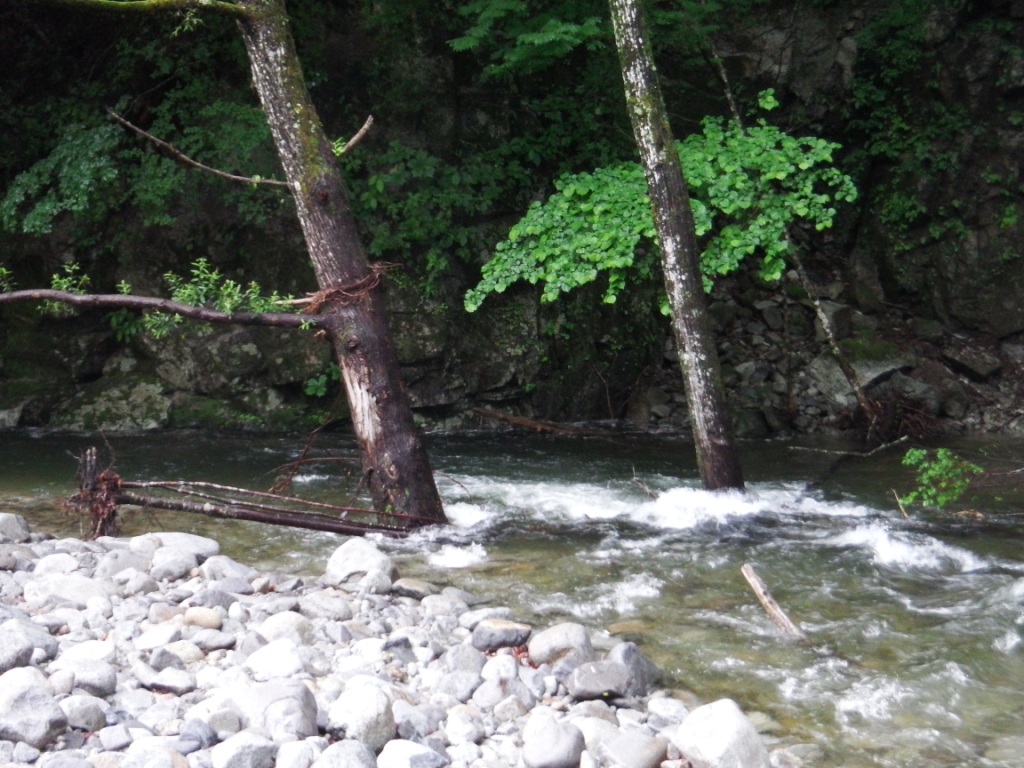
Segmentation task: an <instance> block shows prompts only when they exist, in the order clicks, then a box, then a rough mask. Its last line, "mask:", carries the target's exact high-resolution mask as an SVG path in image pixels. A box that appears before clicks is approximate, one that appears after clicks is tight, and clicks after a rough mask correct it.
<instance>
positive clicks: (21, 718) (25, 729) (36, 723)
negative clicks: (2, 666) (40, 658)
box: [0, 667, 68, 749]
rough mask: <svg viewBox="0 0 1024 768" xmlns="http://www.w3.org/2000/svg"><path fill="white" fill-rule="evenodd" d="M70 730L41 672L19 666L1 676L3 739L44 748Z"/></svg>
mask: <svg viewBox="0 0 1024 768" xmlns="http://www.w3.org/2000/svg"><path fill="white" fill-rule="evenodd" d="M67 727H68V718H67V715H65V714H64V711H63V710H62V709H61V708H60V706H59V705H58V704H57V702H56V700H55V699H54V698H53V695H52V694H51V693H50V687H49V685H48V684H47V682H46V677H45V676H44V675H43V673H42V672H40V671H39V670H38V669H35V668H34V667H18V668H16V669H11V670H8V671H7V672H4V673H3V674H2V675H0V739H6V740H7V741H13V742H19V741H23V742H25V743H26V744H29V745H31V746H33V747H35V748H37V749H42V748H43V747H46V746H47V745H49V744H51V743H52V742H54V741H55V740H56V739H57V737H58V736H60V735H61V734H63V733H64V731H66V730H67Z"/></svg>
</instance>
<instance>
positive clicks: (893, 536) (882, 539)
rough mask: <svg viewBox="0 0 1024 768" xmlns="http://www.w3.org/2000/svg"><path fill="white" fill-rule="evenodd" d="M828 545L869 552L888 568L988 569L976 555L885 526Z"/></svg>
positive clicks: (858, 531) (853, 533) (874, 526)
mask: <svg viewBox="0 0 1024 768" xmlns="http://www.w3.org/2000/svg"><path fill="white" fill-rule="evenodd" d="M825 543H826V544H832V545H834V546H837V547H855V548H858V549H863V550H866V551H868V552H870V553H871V556H872V559H873V560H874V562H875V564H877V565H880V566H884V567H886V568H896V569H909V568H917V569H922V570H933V571H948V570H953V571H958V572H966V571H976V570H979V569H981V568H984V567H985V566H986V565H987V563H986V561H985V560H983V559H982V558H980V557H978V556H977V555H975V554H974V553H973V552H969V551H967V550H965V549H961V548H959V547H954V546H951V545H949V544H946V543H944V542H942V541H939V540H937V539H933V538H930V537H927V536H923V535H921V534H914V533H907V532H905V531H894V530H892V529H891V528H890V527H889V526H888V525H886V524H885V523H882V522H875V523H870V524H868V525H858V526H857V527H855V528H852V529H850V530H848V531H843V532H842V533H840V534H837V535H836V536H833V537H831V538H829V539H827V540H826V541H825Z"/></svg>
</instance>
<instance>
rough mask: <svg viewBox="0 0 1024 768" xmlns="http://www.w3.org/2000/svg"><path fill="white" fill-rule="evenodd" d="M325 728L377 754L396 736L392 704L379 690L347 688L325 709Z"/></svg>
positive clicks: (366, 687)
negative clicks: (356, 741) (357, 741)
mask: <svg viewBox="0 0 1024 768" xmlns="http://www.w3.org/2000/svg"><path fill="white" fill-rule="evenodd" d="M327 727H328V730H330V731H332V732H335V733H339V734H344V736H345V738H348V739H357V740H359V741H361V742H363V743H364V744H366V746H368V747H369V748H370V749H372V750H373V751H374V752H379V751H380V750H381V749H382V748H383V747H384V745H385V744H387V743H388V741H389V740H391V739H393V738H394V736H395V731H396V726H395V716H394V714H393V713H392V711H391V700H390V699H389V698H388V696H387V694H385V693H384V692H383V691H382V690H380V689H379V688H376V687H373V686H370V685H351V684H350V685H349V686H348V687H346V688H345V690H344V691H342V692H341V695H340V696H339V697H338V698H337V699H336V700H335V701H334V702H333V703H332V704H331V706H330V708H329V709H328V711H327Z"/></svg>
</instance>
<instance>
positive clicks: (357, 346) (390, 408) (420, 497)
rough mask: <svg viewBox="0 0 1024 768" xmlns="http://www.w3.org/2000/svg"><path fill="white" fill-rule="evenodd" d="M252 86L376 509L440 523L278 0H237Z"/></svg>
mask: <svg viewBox="0 0 1024 768" xmlns="http://www.w3.org/2000/svg"><path fill="white" fill-rule="evenodd" d="M239 5H240V6H242V7H243V8H245V9H246V11H247V13H245V14H244V15H243V16H241V18H240V19H239V22H238V23H239V26H240V27H241V30H242V37H243V38H244V40H245V47H246V50H247V51H248V54H249V62H250V64H251V66H252V75H253V83H254V84H255V87H256V90H257V92H258V93H259V97H260V101H261V102H262V104H263V109H264V111H265V112H266V113H267V119H268V121H269V123H270V129H271V132H272V133H273V136H274V142H275V144H276V145H277V151H278V154H279V155H280V157H281V162H282V165H283V166H284V171H285V174H286V176H287V178H288V183H289V186H290V187H291V191H292V195H293V197H294V198H295V207H296V209H297V211H298V216H299V221H300V223H301V224H302V231H303V234H304V235H305V238H306V246H307V248H308V250H309V255H310V258H311V259H312V261H313V267H314V270H315V272H316V277H317V281H318V283H319V285H320V288H321V293H320V295H319V296H320V299H321V300H322V304H321V306H322V313H323V314H326V315H327V317H328V318H329V320H328V323H329V332H330V335H331V338H332V342H333V345H334V349H335V352H336V354H337V357H338V361H339V363H340V366H341V371H342V377H343V379H344V381H345V388H346V392H347V395H348V401H349V406H350V409H351V413H352V424H353V427H354V429H355V433H356V437H357V439H358V441H359V446H360V449H361V451H362V461H363V473H364V481H365V482H366V484H367V486H368V488H369V491H370V494H371V497H372V499H373V505H374V508H375V509H377V510H378V511H379V512H388V513H392V514H407V515H411V516H416V517H417V518H421V519H422V518H427V519H430V520H436V521H439V522H443V521H444V520H445V516H444V510H443V508H442V506H441V501H440V497H439V496H438V493H437V487H436V486H435V484H434V476H433V473H432V472H431V468H430V462H429V460H428V458H427V454H426V450H425V449H424V447H423V445H422V442H421V441H420V438H419V436H418V434H417V431H416V427H415V425H414V424H413V420H412V411H411V409H410V406H409V401H408V398H407V397H406V394H405V390H404V389H403V387H402V384H401V381H400V379H399V367H398V356H397V354H396V352H395V348H394V344H393V342H392V339H391V334H390V332H389V330H388V325H387V315H386V312H385V309H384V306H383V300H382V297H381V292H380V290H379V289H378V288H377V284H378V282H379V276H378V275H377V274H376V273H375V272H374V271H373V270H372V269H371V267H370V265H369V264H368V262H367V260H366V256H365V254H364V252H363V249H362V246H361V245H360V242H359V238H358V235H357V232H356V224H355V219H354V218H353V215H352V211H351V209H350V208H349V204H348V195H347V191H346V189H345V184H344V182H343V180H342V178H341V174H340V173H339V171H338V167H337V163H336V159H335V157H334V155H333V153H332V151H331V145H330V142H328V140H327V137H326V135H325V134H324V131H323V127H322V125H321V123H320V118H319V116H318V115H317V113H316V110H315V109H314V107H313V103H312V100H311V99H310V96H309V93H308V91H307V90H306V85H305V82H304V80H303V77H302V71H301V68H300V65H299V59H298V56H297V54H296V52H295V46H294V42H293V40H292V36H291V32H290V31H289V28H288V14H287V12H286V10H285V6H284V0H240V3H239Z"/></svg>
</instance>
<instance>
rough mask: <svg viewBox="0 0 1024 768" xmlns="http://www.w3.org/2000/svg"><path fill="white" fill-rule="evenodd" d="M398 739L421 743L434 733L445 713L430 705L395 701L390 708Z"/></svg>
mask: <svg viewBox="0 0 1024 768" xmlns="http://www.w3.org/2000/svg"><path fill="white" fill-rule="evenodd" d="M391 712H392V714H393V715H394V717H395V725H396V727H397V730H398V737H399V738H400V739H409V740H411V741H422V740H423V739H424V738H425V737H427V736H429V735H430V734H431V733H433V732H434V731H436V730H437V729H438V728H440V726H441V721H442V720H444V716H445V711H444V710H443V709H441V708H440V707H437V706H434V705H432V704H419V705H416V704H411V703H409V702H408V701H405V700H404V699H397V700H396V701H395V703H394V704H393V705H392V707H391Z"/></svg>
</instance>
